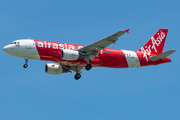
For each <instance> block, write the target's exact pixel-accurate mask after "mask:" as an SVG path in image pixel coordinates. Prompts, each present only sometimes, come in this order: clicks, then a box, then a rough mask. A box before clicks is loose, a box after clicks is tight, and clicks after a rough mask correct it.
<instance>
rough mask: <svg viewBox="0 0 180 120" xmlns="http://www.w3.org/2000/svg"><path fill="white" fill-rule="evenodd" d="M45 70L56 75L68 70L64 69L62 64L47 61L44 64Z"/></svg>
mask: <svg viewBox="0 0 180 120" xmlns="http://www.w3.org/2000/svg"><path fill="white" fill-rule="evenodd" d="M45 72H46V73H47V74H52V75H57V74H61V73H65V72H68V70H66V69H64V68H63V67H62V65H60V64H56V63H48V64H46V66H45Z"/></svg>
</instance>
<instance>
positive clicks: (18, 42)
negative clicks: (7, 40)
mask: <svg viewBox="0 0 180 120" xmlns="http://www.w3.org/2000/svg"><path fill="white" fill-rule="evenodd" d="M11 44H20V43H19V42H12V43H11Z"/></svg>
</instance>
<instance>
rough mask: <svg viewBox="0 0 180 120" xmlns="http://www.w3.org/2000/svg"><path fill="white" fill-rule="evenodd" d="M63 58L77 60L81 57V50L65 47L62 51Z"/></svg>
mask: <svg viewBox="0 0 180 120" xmlns="http://www.w3.org/2000/svg"><path fill="white" fill-rule="evenodd" d="M61 58H62V59H63V60H77V59H78V58H79V52H78V51H74V50H68V49H65V50H62V51H61Z"/></svg>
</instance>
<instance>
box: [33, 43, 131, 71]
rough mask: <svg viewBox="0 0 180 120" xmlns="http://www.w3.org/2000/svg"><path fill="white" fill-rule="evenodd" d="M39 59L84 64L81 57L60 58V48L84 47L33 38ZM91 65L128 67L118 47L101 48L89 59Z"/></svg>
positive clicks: (77, 64) (74, 64)
mask: <svg viewBox="0 0 180 120" xmlns="http://www.w3.org/2000/svg"><path fill="white" fill-rule="evenodd" d="M34 42H35V45H36V48H37V51H38V53H39V56H40V59H41V60H45V61H53V62H56V63H59V64H62V65H69V66H79V67H84V66H86V64H87V62H86V61H84V60H83V59H78V60H73V61H66V60H62V59H61V50H62V49H78V48H81V47H84V45H75V44H66V43H57V42H48V41H40V40H34ZM90 64H92V66H93V67H95V66H101V67H110V68H126V67H128V64H127V61H126V58H125V55H124V53H123V52H122V51H121V50H118V49H109V48H107V49H106V50H102V51H100V52H99V53H98V56H97V57H95V58H94V59H93V61H90Z"/></svg>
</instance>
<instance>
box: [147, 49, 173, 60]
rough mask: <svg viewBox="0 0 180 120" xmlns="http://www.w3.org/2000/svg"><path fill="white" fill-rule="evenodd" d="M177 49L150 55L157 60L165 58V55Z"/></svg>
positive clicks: (151, 58)
mask: <svg viewBox="0 0 180 120" xmlns="http://www.w3.org/2000/svg"><path fill="white" fill-rule="evenodd" d="M175 51H176V50H169V51H167V52H164V53H162V54H159V55H156V56H152V57H150V60H152V61H156V60H160V59H164V58H165V57H167V56H169V55H170V54H172V53H173V52H175Z"/></svg>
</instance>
